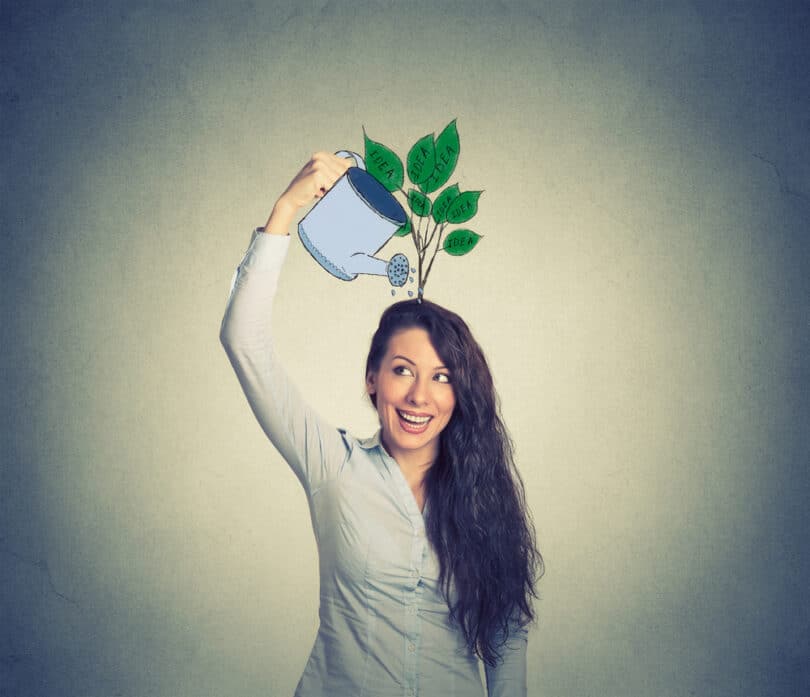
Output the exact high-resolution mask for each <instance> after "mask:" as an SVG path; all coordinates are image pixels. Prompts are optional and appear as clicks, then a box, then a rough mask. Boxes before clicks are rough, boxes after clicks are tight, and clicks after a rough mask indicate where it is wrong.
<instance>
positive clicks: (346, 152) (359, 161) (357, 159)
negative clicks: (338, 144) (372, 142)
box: [335, 150, 366, 169]
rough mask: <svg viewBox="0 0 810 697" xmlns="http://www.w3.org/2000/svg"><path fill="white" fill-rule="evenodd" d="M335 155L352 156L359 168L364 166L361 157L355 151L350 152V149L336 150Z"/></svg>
mask: <svg viewBox="0 0 810 697" xmlns="http://www.w3.org/2000/svg"><path fill="white" fill-rule="evenodd" d="M335 155H339V156H340V157H353V158H354V161H355V162H356V163H357V166H358V167H359V168H360V169H365V168H366V163H365V162H364V161H363V158H362V157H360V155H358V154H357V153H356V152H352V151H351V150H338V151H337V152H336V153H335Z"/></svg>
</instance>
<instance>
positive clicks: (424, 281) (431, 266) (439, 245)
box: [419, 223, 447, 289]
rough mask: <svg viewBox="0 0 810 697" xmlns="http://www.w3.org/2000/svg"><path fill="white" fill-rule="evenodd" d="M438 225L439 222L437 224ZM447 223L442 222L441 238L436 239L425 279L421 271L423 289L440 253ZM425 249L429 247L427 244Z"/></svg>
mask: <svg viewBox="0 0 810 697" xmlns="http://www.w3.org/2000/svg"><path fill="white" fill-rule="evenodd" d="M437 225H438V224H437ZM445 225H447V223H442V226H441V228H440V229H439V238H438V239H437V240H436V246H435V247H434V249H433V256H432V257H430V263H429V264H428V267H427V271H425V278H424V279H422V276H421V272H420V276H419V278H420V279H422V280H421V283H422V286H421V287H422V288H423V289H424V287H425V285H424V284H426V283H427V280H428V276H430V270H431V269H432V268H433V262H434V260H435V259H436V254H437V253H438V251H439V248H440V247H441V246H442V235H443V234H444V228H445ZM433 232H434V233H435V232H436V230H435V229H434V230H433ZM431 239H433V235H431ZM425 249H427V245H426V246H425ZM419 268H420V270H421V268H422V267H421V266H420V267H419Z"/></svg>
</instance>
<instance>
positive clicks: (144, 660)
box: [0, 0, 810, 697]
mask: <svg viewBox="0 0 810 697" xmlns="http://www.w3.org/2000/svg"><path fill="white" fill-rule="evenodd" d="M807 8H808V6H807V4H806V3H789V2H782V3H778V2H777V3H740V2H712V3H699V2H669V3H660V2H655V3H635V2H596V1H586V0H580V1H574V2H549V3H530V2H525V1H512V0H500V1H499V2H443V3H436V2H408V3H405V2H400V3H392V2H383V1H382V0H378V1H372V0H366V1H364V2H349V1H348V0H329V1H327V2H323V1H320V0H319V1H314V0H304V1H303V2H296V3H293V2H273V3H270V2H259V3H250V2H221V3H212V2H198V3H181V2H163V3H160V2H144V1H133V2H126V3H124V2H83V3H70V4H68V3H65V4H64V6H63V7H59V6H58V5H56V4H54V5H49V4H47V3H41V2H25V3H23V2H4V3H3V4H2V6H0V18H2V37H0V43H1V44H2V48H1V49H0V50H2V55H3V58H2V72H0V75H2V95H1V101H0V104H1V105H2V112H1V114H2V129H1V130H2V132H1V133H0V135H1V136H2V152H3V157H2V162H3V180H2V219H1V220H0V222H1V224H2V235H3V248H2V255H0V257H1V258H2V284H3V285H2V300H3V308H4V311H3V322H2V332H3V353H4V361H3V372H2V382H3V384H2V388H3V395H4V405H5V408H4V410H3V427H2V438H3V442H2V443H3V444H2V479H1V480H0V485H1V486H2V490H1V494H2V507H1V508H0V535H1V537H0V588H2V605H1V606H0V612H2V615H0V694H2V695H4V696H5V695H42V696H50V695H82V696H86V697H111V696H113V695H116V696H121V697H130V696H131V697H136V696H147V695H149V696H151V695H160V696H164V695H165V696H167V697H168V696H180V695H189V696H191V695H195V696H197V695H233V696H236V695H258V694H267V695H281V696H283V695H290V694H292V691H293V689H294V686H295V683H296V681H297V679H298V676H299V674H300V671H301V670H302V668H303V664H304V661H305V659H306V656H307V653H308V651H309V648H310V646H311V642H312V639H313V636H314V631H315V626H316V624H315V623H316V609H317V604H316V603H317V585H316V584H317V580H316V557H315V548H314V542H313V539H312V534H311V531H310V528H309V519H308V514H307V511H306V506H305V500H304V496H303V494H302V492H301V491H300V489H299V487H298V485H297V482H296V480H295V479H294V477H293V476H292V475H291V474H290V473H289V472H288V471H287V469H286V468H285V466H284V464H283V462H282V461H281V460H280V459H279V457H278V456H277V455H276V454H275V452H274V451H273V449H272V447H271V446H270V445H269V444H268V443H267V442H266V440H265V439H264V437H263V435H262V433H261V432H260V430H259V428H258V426H257V425H256V424H255V423H254V421H253V419H252V416H251V414H250V412H249V409H248V407H247V405H246V403H245V400H244V398H243V396H242V395H241V393H240V391H239V389H238V385H237V383H236V380H235V378H234V376H233V375H232V373H231V370H230V366H229V365H228V363H227V360H226V358H225V355H224V353H223V351H222V350H221V348H220V346H219V343H218V338H217V334H218V330H219V322H220V318H221V314H222V311H223V309H224V304H225V299H226V295H227V291H228V284H229V281H230V278H231V274H232V271H233V268H234V267H235V265H236V264H237V263H238V261H239V259H240V257H241V254H242V252H243V250H244V248H245V246H246V244H247V241H248V236H249V232H250V230H251V229H252V227H253V226H255V225H257V224H261V223H263V221H264V220H265V218H266V215H267V213H268V211H269V209H270V207H271V205H272V203H273V201H274V199H275V196H276V195H277V194H278V193H280V192H281V191H282V190H283V188H284V186H285V185H286V183H287V182H288V181H289V179H290V177H291V176H292V175H293V174H294V173H295V172H296V171H297V169H298V168H299V167H300V165H301V164H303V162H304V161H305V160H306V159H307V157H308V155H309V154H310V152H312V151H313V150H316V149H338V148H342V147H350V148H355V149H360V148H362V144H363V142H362V127H363V126H365V128H366V129H367V131H368V133H369V134H370V135H371V136H372V137H374V138H376V139H378V140H381V141H383V142H384V143H386V144H387V145H389V146H390V147H392V148H394V149H395V150H397V151H398V152H399V153H401V154H403V155H404V154H405V153H406V152H407V149H408V147H409V146H410V145H411V144H412V143H413V142H414V141H415V140H416V139H417V138H418V137H420V136H422V135H424V134H425V133H429V132H431V131H436V132H438V131H439V130H440V129H441V128H442V127H443V126H444V125H445V124H446V123H447V122H448V121H449V120H450V119H452V118H455V117H457V118H458V126H459V131H460V134H461V158H460V163H459V168H458V171H457V176H455V177H454V180H458V181H459V182H460V184H461V186H462V188H463V189H464V188H468V189H484V190H485V194H484V196H483V197H482V199H481V207H480V213H479V214H478V216H477V217H476V218H475V219H474V221H473V222H474V223H475V225H474V229H476V230H477V231H478V232H480V233H482V234H484V235H485V237H484V239H483V240H482V242H481V243H480V244H479V246H478V248H477V249H476V250H474V251H473V252H472V253H471V254H470V255H469V256H467V257H464V258H459V259H455V258H450V257H444V258H441V259H440V260H438V261H437V262H436V264H437V266H436V268H435V270H434V275H433V277H432V278H431V281H430V284H429V287H428V296H429V297H432V298H433V299H434V300H436V301H438V302H441V303H443V304H446V305H448V306H450V307H453V308H455V309H457V310H458V311H460V312H461V313H462V314H463V315H464V316H465V317H467V318H468V320H469V322H470V324H471V325H472V327H473V329H474V331H475V332H476V333H477V335H478V337H479V339H480V341H481V343H482V344H483V345H484V347H485V348H486V350H487V353H488V355H489V357H490V359H491V363H492V366H493V371H494V373H495V376H496V380H497V385H498V388H499V391H500V394H501V398H502V402H503V409H504V414H505V418H506V420H507V423H508V425H509V427H510V429H511V432H512V434H513V436H514V439H515V441H516V444H517V454H518V460H519V465H520V467H521V470H522V472H523V474H524V476H525V479H526V484H527V489H528V497H529V502H530V505H531V507H532V510H533V512H534V516H535V519H536V523H537V528H538V535H539V540H540V544H541V547H542V550H543V553H544V556H545V559H546V563H547V567H548V571H547V573H546V576H545V578H544V579H543V581H542V582H541V592H542V599H541V600H540V602H539V603H538V611H539V615H540V618H541V619H540V623H539V625H538V627H537V628H536V629H535V630H534V631H533V632H532V635H531V640H530V649H529V673H530V675H529V680H530V690H529V692H530V695H537V696H538V697H539V696H541V695H543V696H550V697H569V696H570V697H583V696H589V695H593V696H600V697H602V696H608V697H610V696H614V697H626V696H629V697H636V696H639V697H640V696H642V695H644V696H648V695H656V696H662V697H663V696H667V697H669V696H672V697H681V696H684V697H685V696H687V695H700V696H707V697H708V696H711V697H726V696H727V697H732V696H734V697H740V696H752V695H763V696H764V695H768V696H770V697H783V696H785V697H786V696H788V695H798V694H801V693H805V694H806V693H807V691H808V690H810V668H808V665H810V600H809V599H808V593H807V586H808V581H809V580H810V559H808V552H807V550H808V546H809V543H810V539H808V538H809V537H810V533H808V530H810V514H809V513H808V505H807V500H808V495H809V494H810V486H809V485H808V478H807V469H808V459H809V458H808V442H809V438H808V428H807V425H808V423H809V422H810V419H808V416H809V414H808V412H809V411H810V410H809V409H808V407H810V398H809V397H808V361H807V354H808V348H810V346H809V344H810V327H809V326H808V307H809V306H810V293H809V292H808V290H809V286H810V283H808V277H809V276H810V273H809V272H810V264H808V261H809V259H808V256H809V254H808V253H809V252H810V242H809V241H808V220H809V219H810V136H809V135H808V129H810V120H808V115H810V77H808V76H809V75H810V70H808V68H810V49H808V44H807V36H808V35H809V34H808V30H810V12H809V11H808V9H807ZM293 242H294V244H293V247H292V249H291V253H290V257H289V260H288V265H287V267H286V269H285V272H284V278H283V283H282V290H281V298H280V308H279V311H278V328H279V333H280V335H281V337H280V341H281V351H282V354H283V355H284V356H285V358H286V360H287V363H288V366H289V369H290V371H291V372H292V373H293V375H294V376H295V379H296V381H297V382H298V383H299V386H300V387H301V389H302V390H303V391H304V393H305V394H306V395H308V397H309V398H310V400H311V401H312V402H313V403H314V404H316V405H318V407H319V408H320V411H321V413H322V414H324V415H325V416H326V417H328V418H330V419H332V420H333V421H334V422H335V423H338V424H343V425H347V426H349V427H351V429H352V430H353V431H355V432H356V433H358V434H360V435H365V434H369V433H371V432H372V431H373V430H374V428H375V418H374V413H373V411H372V410H371V409H370V408H369V407H368V405H367V404H366V402H365V401H364V399H363V389H362V365H363V360H364V355H365V350H366V346H367V342H368V339H369V337H370V334H371V331H372V329H373V326H374V324H375V321H376V317H377V316H378V314H379V312H380V311H381V309H382V308H383V307H384V306H385V305H386V304H387V303H389V302H390V301H391V297H390V293H389V290H388V289H387V288H386V284H385V283H383V282H381V281H380V280H379V279H371V278H361V279H358V280H357V281H355V282H354V283H351V284H342V283H341V282H339V281H336V280H335V279H332V278H331V277H329V276H327V274H325V273H324V272H323V271H321V270H320V268H318V267H317V266H316V265H315V264H314V263H313V262H312V260H311V258H310V257H309V256H308V255H307V254H306V252H305V251H304V250H303V248H302V247H301V246H300V244H299V243H298V242H297V240H293ZM395 249H396V245H392V246H391V249H390V251H394V250H395ZM403 249H407V247H403ZM386 251H389V250H388V248H386Z"/></svg>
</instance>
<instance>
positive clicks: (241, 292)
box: [220, 228, 347, 494]
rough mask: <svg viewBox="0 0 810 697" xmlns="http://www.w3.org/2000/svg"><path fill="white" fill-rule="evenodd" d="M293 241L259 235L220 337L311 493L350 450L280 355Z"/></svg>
mask: <svg viewBox="0 0 810 697" xmlns="http://www.w3.org/2000/svg"><path fill="white" fill-rule="evenodd" d="M289 244H290V238H289V236H287V235H270V234H265V233H264V232H263V231H262V229H261V228H259V229H257V230H256V231H255V232H254V233H253V237H252V239H251V243H250V246H249V247H248V250H247V252H246V253H245V256H244V258H243V259H242V263H241V264H240V265H239V268H237V270H236V275H235V276H234V280H233V283H232V285H231V294H230V297H229V299H228V304H227V307H226V309H225V316H224V317H223V319H222V326H221V328H220V341H221V342H222V345H223V347H224V348H225V352H226V353H227V354H228V358H229V359H230V361H231V364H232V365H233V368H234V370H235V371H236V375H237V377H238V378H239V382H240V384H241V385H242V390H243V391H244V393H245V396H246V397H247V400H248V403H249V404H250V407H251V409H253V413H254V414H255V416H256V419H257V420H258V422H259V424H260V425H261V427H262V429H263V430H264V432H265V433H266V434H267V437H268V438H269V439H270V441H271V442H272V443H273V445H274V446H275V447H276V448H277V449H278V451H279V453H281V456H282V457H283V458H284V459H285V460H286V461H287V463H288V464H289V465H290V467H291V468H292V470H293V472H295V474H296V476H297V477H298V479H299V480H300V481H301V483H302V484H303V486H304V489H305V490H306V491H307V493H308V494H311V493H313V492H314V491H316V490H317V489H318V487H319V486H320V485H321V484H322V483H323V482H324V481H326V480H327V479H329V478H331V477H332V476H334V474H335V473H336V472H337V471H338V470H339V468H340V466H341V465H342V463H343V461H344V460H345V458H346V455H347V449H346V445H345V442H344V440H343V435H342V432H341V431H339V430H337V429H336V428H334V427H332V426H330V425H329V424H327V423H325V422H324V421H323V420H322V419H321V418H320V417H319V416H318V415H317V414H316V413H315V411H314V410H312V409H311V408H310V407H309V406H308V405H307V404H306V403H305V402H304V401H303V399H302V398H301V396H300V394H299V392H298V390H297V389H296V387H295V385H293V384H292V382H291V381H290V379H289V377H288V376H287V373H286V372H285V371H284V369H283V368H282V366H281V365H280V364H279V362H278V360H277V358H276V354H275V350H274V347H273V336H272V305H273V297H274V295H275V292H276V287H277V285H278V278H279V275H280V273H281V267H282V265H283V263H284V259H285V258H286V256H287V249H288V247H289Z"/></svg>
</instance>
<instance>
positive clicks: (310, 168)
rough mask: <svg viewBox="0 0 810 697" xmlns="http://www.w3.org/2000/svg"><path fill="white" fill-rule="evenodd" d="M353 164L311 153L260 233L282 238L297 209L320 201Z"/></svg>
mask: <svg viewBox="0 0 810 697" xmlns="http://www.w3.org/2000/svg"><path fill="white" fill-rule="evenodd" d="M353 164H354V161H353V160H351V159H348V158H343V157H338V156H337V155H333V154H332V153H330V152H316V153H314V154H313V155H312V157H311V158H310V160H309V162H307V163H306V164H305V165H304V166H303V167H302V168H301V171H300V172H299V173H298V174H296V175H295V177H294V178H293V180H292V181H291V182H290V185H289V186H288V187H287V188H286V190H285V191H284V193H283V194H281V196H280V197H279V199H278V201H276V205H275V206H273V212H272V213H271V214H270V217H269V218H268V220H267V224H266V225H265V226H264V231H265V232H269V233H271V234H276V235H286V234H287V230H288V228H289V226H290V222H291V221H292V219H293V218H294V217H295V214H296V213H297V212H298V210H299V209H300V208H302V207H303V206H306V205H308V204H310V203H312V201H313V200H316V199H319V198H321V197H322V196H323V195H324V194H325V193H326V192H327V191H329V189H331V188H332V186H333V185H334V183H335V182H336V181H337V180H338V179H340V177H341V176H343V174H344V172H346V170H347V169H349V167H351V166H352V165H353Z"/></svg>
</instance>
